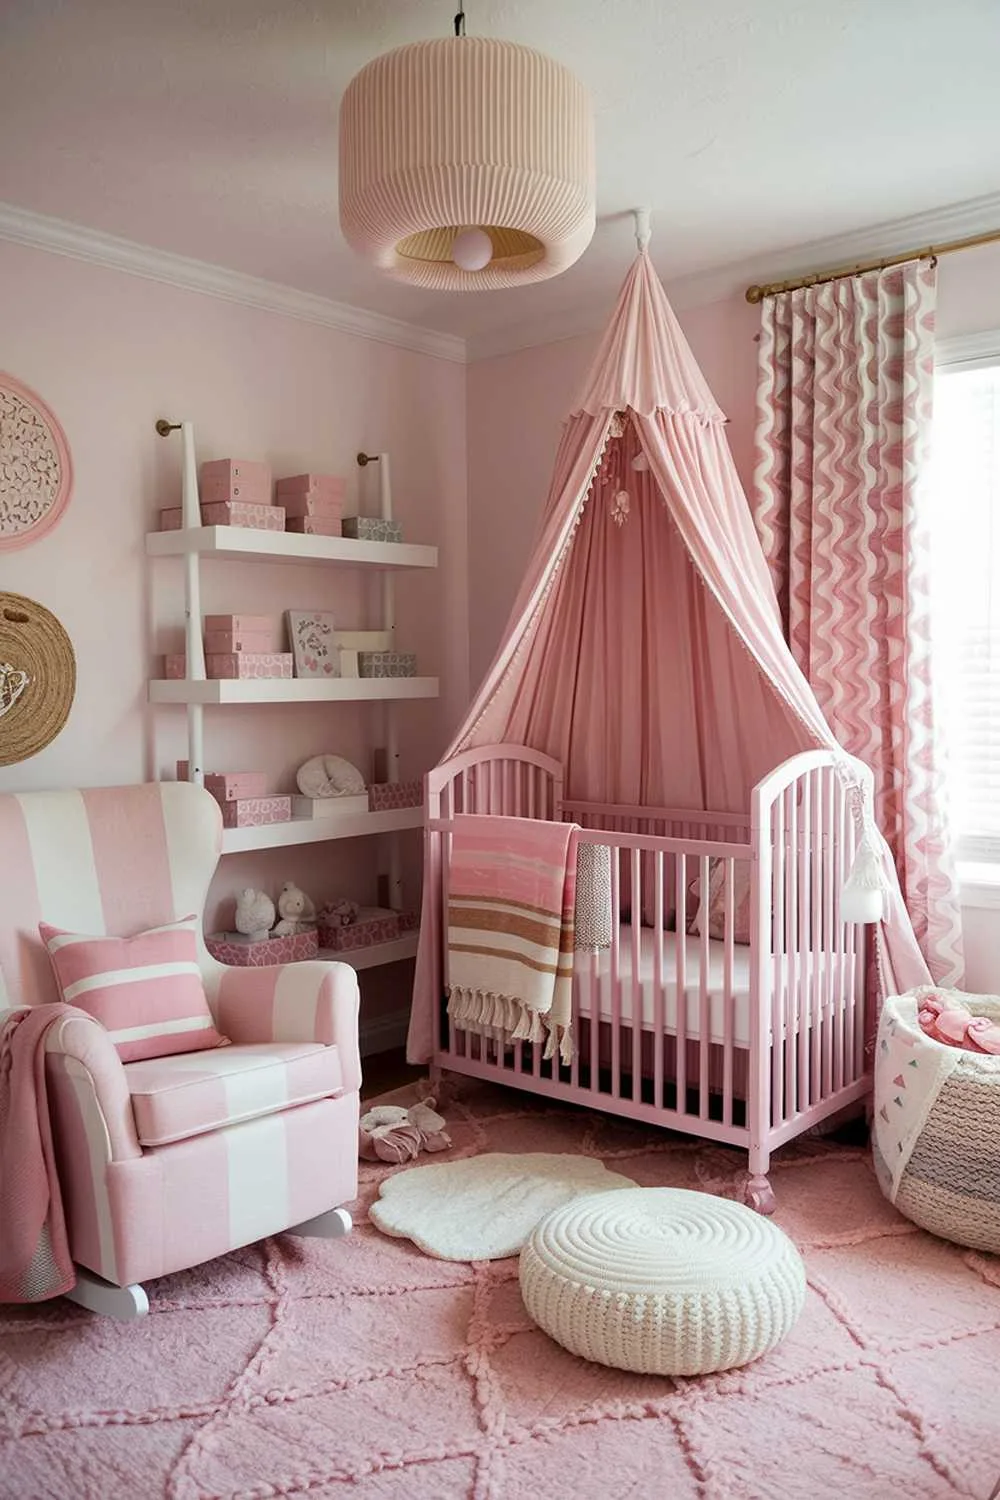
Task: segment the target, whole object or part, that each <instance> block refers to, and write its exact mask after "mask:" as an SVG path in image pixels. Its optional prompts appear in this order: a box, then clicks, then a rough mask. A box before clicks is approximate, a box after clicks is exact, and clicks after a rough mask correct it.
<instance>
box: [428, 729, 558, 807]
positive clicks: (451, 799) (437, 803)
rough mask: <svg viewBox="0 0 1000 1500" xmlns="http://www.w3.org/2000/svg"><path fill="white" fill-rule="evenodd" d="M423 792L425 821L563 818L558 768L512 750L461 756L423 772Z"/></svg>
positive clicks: (493, 748)
mask: <svg viewBox="0 0 1000 1500" xmlns="http://www.w3.org/2000/svg"><path fill="white" fill-rule="evenodd" d="M425 792H426V798H425V800H426V804H427V815H428V817H429V818H451V817H454V816H455V815H456V813H483V814H490V815H492V816H494V817H500V816H503V817H509V818H545V819H548V820H551V821H555V822H560V821H562V817H563V801H562V794H563V773H562V766H561V765H560V764H559V762H558V761H557V760H553V759H552V758H551V756H548V755H542V754H541V753H540V752H539V751H536V750H524V749H522V748H521V747H520V746H517V745H511V746H506V745H486V746H481V747H479V748H478V749H475V750H466V751H463V753H462V754H461V755H456V756H455V757H454V759H452V760H449V761H446V762H445V764H444V765H443V766H437V767H436V768H435V769H434V770H433V771H431V772H429V774H428V776H427V778H426V785H425Z"/></svg>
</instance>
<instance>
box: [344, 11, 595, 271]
mask: <svg viewBox="0 0 1000 1500" xmlns="http://www.w3.org/2000/svg"><path fill="white" fill-rule="evenodd" d="M340 223H341V228H342V229H343V232H344V236H345V238H346V239H347V241H348V243H349V244H350V245H351V246H352V247H353V248H354V249H355V250H357V251H358V252H359V253H360V254H361V255H363V256H364V257H365V258H366V259H367V260H370V261H373V262H374V264H375V265H377V266H378V267H379V268H380V269H381V270H383V271H387V272H388V273H389V274H390V275H391V276H394V277H396V278H398V279H400V280H403V281H409V282H412V283H413V284H414V285H416V286H423V287H432V288H437V289H440V290H446V291H475V290H480V289H484V288H492V287H504V286H516V285H518V284H519V283H520V282H527V281H544V280H545V279H546V278H547V277H549V276H556V275H558V274H559V272H560V271H565V270H566V269H567V267H568V266H571V265H572V264H573V262H574V261H575V260H577V259H578V258H579V257H580V256H581V255H582V254H583V252H584V250H585V249H586V248H587V245H588V244H589V243H590V240H591V237H592V235H593V233H594V223H595V208H594V125H593V113H592V110H591V106H590V101H589V99H588V97H587V93H586V91H585V89H584V87H583V85H582V84H581V83H580V82H579V80H578V79H576V78H574V76H573V74H572V73H570V72H569V71H568V70H567V69H566V68H564V67H563V66H562V65H561V64H560V63H557V62H554V61H553V60H552V59H551V58H549V57H545V56H544V55H543V54H542V53H540V52H534V51H532V49H531V48H529V47H521V46H518V45H517V44H516V43H513V42H503V41H497V40H495V39H494V38H490V37H466V36H460V37H449V38H444V39H441V40H438V41H430V42H415V43H414V44H413V45H411V46H409V47H400V48H398V49H397V50H396V51H394V52H388V53H386V54H385V55H384V56H382V57H378V58H376V59H375V60H374V62H371V63H369V64H368V66H367V67H365V68H363V69H362V70H361V72H360V73H358V74H357V76H356V77H355V78H354V79H352V81H351V83H350V84H349V85H348V87H347V90H346V92H345V94H344V97H343V100H342V101H341V106H340ZM475 230H478V231H482V232H483V233H484V234H485V235H486V236H488V239H489V246H488V247H487V246H486V245H485V243H484V241H483V240H482V237H481V236H476V235H473V234H470V233H469V231H475ZM456 240H457V241H458V244H457V246H456ZM487 250H488V251H489V252H490V253H489V259H488V260H486V261H485V263H484V264H483V263H482V262H483V260H484V256H485V255H486V253H487ZM460 262H461V264H460ZM465 267H469V268H470V269H465Z"/></svg>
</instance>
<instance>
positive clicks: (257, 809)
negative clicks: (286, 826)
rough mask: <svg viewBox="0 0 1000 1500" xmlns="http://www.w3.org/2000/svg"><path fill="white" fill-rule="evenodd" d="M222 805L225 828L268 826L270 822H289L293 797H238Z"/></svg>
mask: <svg viewBox="0 0 1000 1500" xmlns="http://www.w3.org/2000/svg"><path fill="white" fill-rule="evenodd" d="M220 806H221V808H222V826H223V828H266V827H267V825H268V824H269V823H288V822H289V821H290V820H291V816H292V799H291V797H237V798H236V800H235V802H222V803H220Z"/></svg>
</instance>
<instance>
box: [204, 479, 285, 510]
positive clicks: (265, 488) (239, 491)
mask: <svg viewBox="0 0 1000 1500" xmlns="http://www.w3.org/2000/svg"><path fill="white" fill-rule="evenodd" d="M198 498H199V500H200V501H201V503H202V505H215V504H217V503H219V502H220V501H221V502H223V503H225V504H230V503H231V502H233V501H235V500H239V501H242V503H243V504H244V505H270V504H271V501H272V499H273V498H274V497H273V494H272V491H271V486H270V485H269V484H258V483H256V482H251V481H248V480H243V481H240V482H239V483H236V484H230V483H229V482H228V481H227V480H225V479H202V480H200V481H199V484H198Z"/></svg>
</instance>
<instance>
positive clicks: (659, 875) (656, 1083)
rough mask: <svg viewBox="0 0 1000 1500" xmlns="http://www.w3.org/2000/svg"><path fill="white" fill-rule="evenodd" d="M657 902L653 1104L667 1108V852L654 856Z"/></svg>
mask: <svg viewBox="0 0 1000 1500" xmlns="http://www.w3.org/2000/svg"><path fill="white" fill-rule="evenodd" d="M653 861H654V877H653V880H654V886H653V897H654V900H655V902H656V926H655V928H654V934H653V1102H654V1104H655V1105H656V1107H657V1109H662V1108H663V1049H664V1047H665V1046H666V1044H667V1026H666V1014H665V1005H664V999H665V997H664V993H663V851H662V849H658V850H657V852H656V854H655V855H654V856H653Z"/></svg>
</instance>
